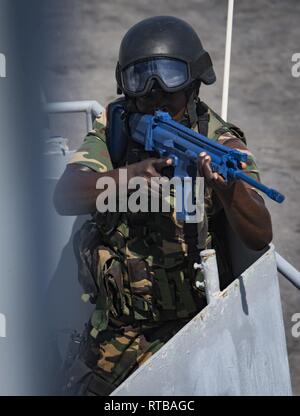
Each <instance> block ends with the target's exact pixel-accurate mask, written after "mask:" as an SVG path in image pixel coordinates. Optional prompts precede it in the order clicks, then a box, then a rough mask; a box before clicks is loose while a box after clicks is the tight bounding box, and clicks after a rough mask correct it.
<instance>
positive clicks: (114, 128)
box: [106, 97, 128, 168]
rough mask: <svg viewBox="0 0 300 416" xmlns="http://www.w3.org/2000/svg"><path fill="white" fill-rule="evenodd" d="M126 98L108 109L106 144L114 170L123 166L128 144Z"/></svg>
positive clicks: (114, 102) (116, 101)
mask: <svg viewBox="0 0 300 416" xmlns="http://www.w3.org/2000/svg"><path fill="white" fill-rule="evenodd" d="M125 116H126V114H125V98H124V97H123V98H119V99H117V100H115V101H113V102H112V103H110V104H109V105H108V107H107V127H106V144H107V148H108V151H109V155H110V158H111V161H112V164H113V166H114V168H118V167H120V166H122V162H123V159H124V155H125V154H126V148H127V144H128V134H127V129H126V117H125Z"/></svg>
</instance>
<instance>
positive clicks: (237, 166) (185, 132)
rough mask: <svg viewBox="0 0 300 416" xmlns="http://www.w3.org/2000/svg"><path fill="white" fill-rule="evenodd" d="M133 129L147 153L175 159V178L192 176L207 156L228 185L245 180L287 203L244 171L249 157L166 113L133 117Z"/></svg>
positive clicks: (130, 124) (273, 197)
mask: <svg viewBox="0 0 300 416" xmlns="http://www.w3.org/2000/svg"><path fill="white" fill-rule="evenodd" d="M129 127H130V134H131V137H132V139H133V140H134V141H136V142H137V143H140V144H141V145H143V146H144V148H145V150H146V151H156V152H158V153H159V155H160V156H161V157H166V158H171V159H172V161H173V166H174V176H175V177H179V178H185V177H188V176H190V175H189V174H188V166H190V165H191V164H197V161H198V157H199V154H200V153H201V152H206V153H207V155H209V156H210V157H211V168H212V171H213V172H218V173H219V174H220V175H222V177H223V178H224V180H225V181H226V182H227V181H233V180H236V179H241V180H243V181H245V182H247V183H248V184H250V185H251V186H253V187H254V188H256V189H258V190H260V191H262V192H263V193H265V194H266V195H268V197H270V198H271V199H273V200H274V201H276V202H279V203H281V202H283V201H284V199H285V197H284V196H283V195H282V194H280V193H279V192H278V191H276V190H275V189H271V188H269V187H267V186H266V185H263V184H262V183H260V182H258V181H256V180H255V179H253V178H252V177H251V176H249V175H247V174H246V173H245V172H244V171H243V169H242V167H241V162H247V160H248V155H247V154H246V153H242V152H240V151H238V150H235V149H231V148H229V147H227V146H224V145H221V144H219V143H216V142H215V141H213V140H211V139H209V138H207V137H205V136H203V135H202V134H200V133H197V132H195V131H194V130H192V129H190V128H187V127H185V126H183V125H182V124H180V123H178V122H176V121H174V120H173V119H172V118H171V116H170V115H169V114H168V113H166V112H163V111H156V113H155V115H154V116H153V115H148V114H139V113H135V114H132V115H131V116H130V120H129ZM177 214H178V212H177ZM184 215H185V214H181V215H180V213H179V215H178V216H177V218H178V217H181V219H182V218H184ZM178 219H179V218H178Z"/></svg>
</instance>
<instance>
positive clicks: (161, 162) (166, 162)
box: [152, 158, 173, 172]
mask: <svg viewBox="0 0 300 416" xmlns="http://www.w3.org/2000/svg"><path fill="white" fill-rule="evenodd" d="M172 163H173V161H172V159H171V158H161V159H153V163H152V165H153V166H154V168H155V169H156V170H158V171H159V172H160V171H161V170H162V169H163V168H165V167H166V166H171V165H172Z"/></svg>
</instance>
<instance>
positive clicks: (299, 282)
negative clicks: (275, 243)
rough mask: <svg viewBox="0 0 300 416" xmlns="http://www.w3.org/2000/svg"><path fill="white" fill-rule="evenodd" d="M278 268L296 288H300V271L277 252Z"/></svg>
mask: <svg viewBox="0 0 300 416" xmlns="http://www.w3.org/2000/svg"><path fill="white" fill-rule="evenodd" d="M275 257H276V262H277V270H278V271H279V272H280V273H281V274H282V275H283V276H284V277H285V278H286V279H287V280H288V281H290V282H291V283H292V284H293V285H294V286H295V287H296V288H298V289H300V272H299V271H298V270H297V269H295V267H294V266H292V265H291V264H290V263H289V262H288V261H286V260H285V259H284V258H283V257H281V255H280V254H278V253H275Z"/></svg>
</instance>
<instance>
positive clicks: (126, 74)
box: [121, 58, 190, 96]
mask: <svg viewBox="0 0 300 416" xmlns="http://www.w3.org/2000/svg"><path fill="white" fill-rule="evenodd" d="M121 77H122V86H123V89H124V91H125V92H126V93H127V94H128V95H133V96H142V95H145V94H147V93H148V92H150V90H151V88H152V85H153V83H154V80H157V82H158V83H159V84H160V86H161V88H162V89H163V90H164V91H167V92H176V91H178V90H180V89H182V88H183V87H184V86H185V85H188V84H189V83H190V74H189V68H188V65H187V63H186V62H184V61H180V60H177V59H171V58H155V59H151V60H147V61H143V62H138V63H134V64H132V65H130V66H128V67H127V68H125V69H124V70H123V71H122V73H121Z"/></svg>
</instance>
